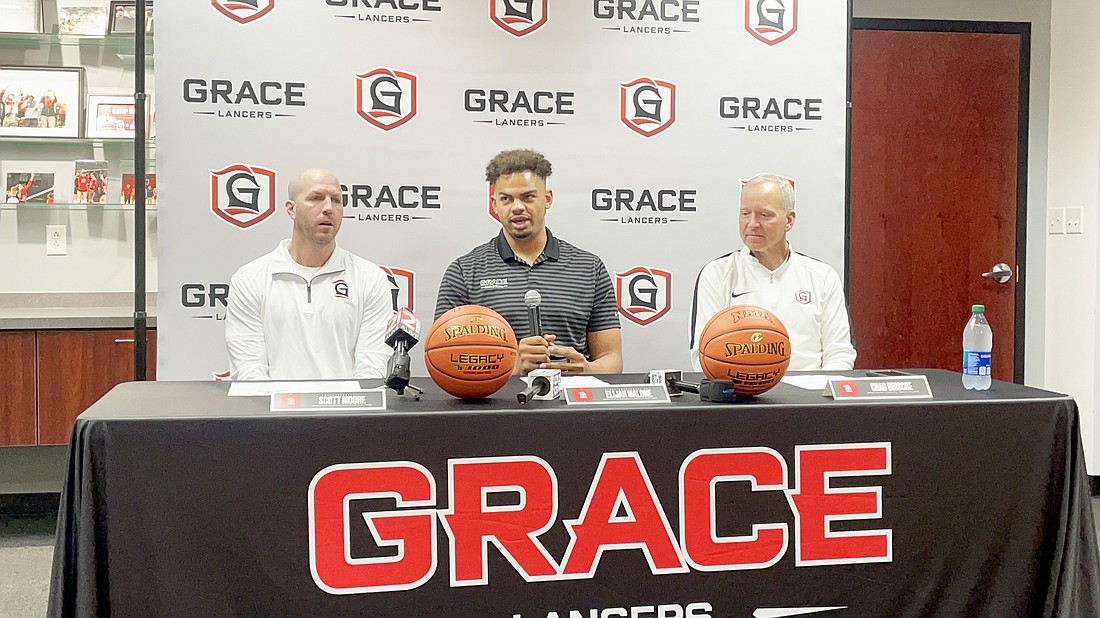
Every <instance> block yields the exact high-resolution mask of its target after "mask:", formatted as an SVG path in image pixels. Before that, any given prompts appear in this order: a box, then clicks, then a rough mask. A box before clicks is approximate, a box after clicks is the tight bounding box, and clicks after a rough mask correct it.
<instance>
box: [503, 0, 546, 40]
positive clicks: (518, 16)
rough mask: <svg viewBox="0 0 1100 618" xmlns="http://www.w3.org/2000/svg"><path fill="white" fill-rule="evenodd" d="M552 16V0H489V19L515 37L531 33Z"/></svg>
mask: <svg viewBox="0 0 1100 618" xmlns="http://www.w3.org/2000/svg"><path fill="white" fill-rule="evenodd" d="M549 18H550V0H489V19H491V20H493V23H494V24H496V25H497V26H499V27H500V29H501V30H503V31H505V32H507V33H508V34H510V35H512V36H514V37H521V36H526V35H528V34H531V33H532V32H534V31H536V30H538V29H539V28H541V27H542V26H543V25H544V24H545V23H546V21H547V20H548V19H549Z"/></svg>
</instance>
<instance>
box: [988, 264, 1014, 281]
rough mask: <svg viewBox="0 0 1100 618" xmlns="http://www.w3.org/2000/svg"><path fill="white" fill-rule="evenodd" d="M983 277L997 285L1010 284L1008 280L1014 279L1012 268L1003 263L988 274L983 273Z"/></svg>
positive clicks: (996, 265)
mask: <svg viewBox="0 0 1100 618" xmlns="http://www.w3.org/2000/svg"><path fill="white" fill-rule="evenodd" d="M982 276H983V277H986V278H989V279H992V280H994V281H996V282H997V283H1008V280H1009V279H1011V278H1012V268H1010V267H1009V265H1008V264H1005V263H1004V262H1001V263H1000V264H995V265H994V266H993V268H992V269H990V271H989V272H987V273H982Z"/></svg>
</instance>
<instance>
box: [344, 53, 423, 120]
mask: <svg viewBox="0 0 1100 618" xmlns="http://www.w3.org/2000/svg"><path fill="white" fill-rule="evenodd" d="M355 111H356V113H358V114H359V116H360V117H361V118H362V119H363V120H366V121H367V122H369V123H371V124H372V125H374V126H376V127H378V128H379V129H382V130H383V131H392V130H393V129H396V128H397V127H400V126H401V125H403V124H405V123H406V122H408V121H410V120H412V119H413V117H414V116H416V75H413V74H412V73H406V72H405V71H397V70H394V69H388V68H385V67H379V68H377V69H374V70H372V71H369V72H367V73H361V74H356V76H355Z"/></svg>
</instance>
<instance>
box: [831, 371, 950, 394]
mask: <svg viewBox="0 0 1100 618" xmlns="http://www.w3.org/2000/svg"><path fill="white" fill-rule="evenodd" d="M822 395H824V396H826V397H832V398H833V399H931V398H932V389H931V388H929V387H928V377H927V376H893V377H874V378H833V379H831V380H829V385H828V386H827V387H825V392H824V393H822Z"/></svg>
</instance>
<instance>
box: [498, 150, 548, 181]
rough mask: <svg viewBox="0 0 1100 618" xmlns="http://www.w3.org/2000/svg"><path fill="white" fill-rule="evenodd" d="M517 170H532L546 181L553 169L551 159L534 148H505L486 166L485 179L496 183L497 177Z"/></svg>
mask: <svg viewBox="0 0 1100 618" xmlns="http://www.w3.org/2000/svg"><path fill="white" fill-rule="evenodd" d="M517 172H531V173H533V174H534V175H536V176H538V177H539V178H541V179H543V180H544V181H545V180H546V179H547V178H549V177H550V174H552V173H553V169H552V168H551V165H550V161H548V160H547V159H546V157H544V156H542V154H541V153H538V152H535V151H534V150H530V149H524V150H505V151H503V152H501V153H499V154H497V156H495V157H493V159H492V160H491V161H489V165H487V166H485V180H488V181H489V182H494V183H495V182H496V181H497V178H500V177H501V176H507V175H508V174H515V173H517Z"/></svg>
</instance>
